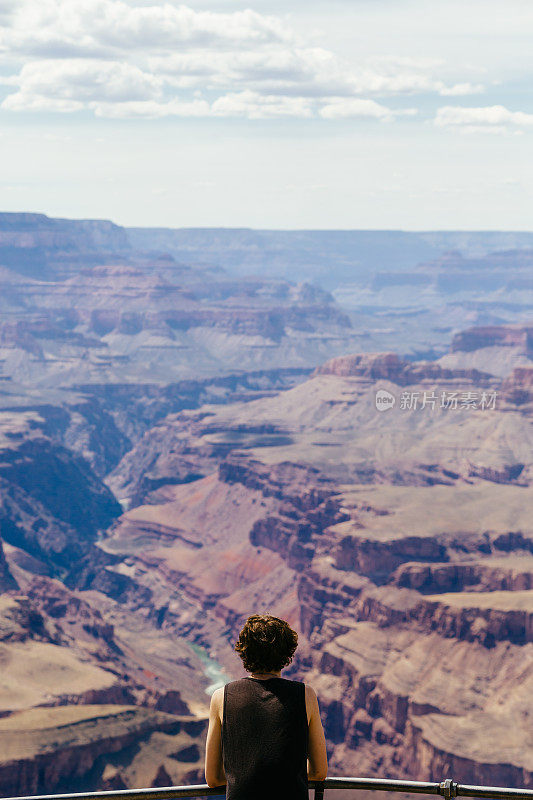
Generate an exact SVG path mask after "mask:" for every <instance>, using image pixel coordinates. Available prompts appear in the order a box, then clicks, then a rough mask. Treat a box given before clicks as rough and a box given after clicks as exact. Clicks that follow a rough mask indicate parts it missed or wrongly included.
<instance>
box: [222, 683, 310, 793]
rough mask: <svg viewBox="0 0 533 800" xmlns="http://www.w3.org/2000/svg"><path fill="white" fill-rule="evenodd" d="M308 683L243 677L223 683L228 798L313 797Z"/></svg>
mask: <svg viewBox="0 0 533 800" xmlns="http://www.w3.org/2000/svg"><path fill="white" fill-rule="evenodd" d="M307 749H308V726H307V712H306V708H305V684H304V683H300V682H299V681H289V680H286V679H285V678H268V679H267V680H258V679H256V678H241V680H238V681H232V682H231V683H228V684H226V686H225V687H224V712H223V718H222V754H223V759H224V772H225V774H226V781H227V788H226V800H273V798H275V800H308V790H307Z"/></svg>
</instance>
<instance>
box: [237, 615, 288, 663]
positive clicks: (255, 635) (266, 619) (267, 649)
mask: <svg viewBox="0 0 533 800" xmlns="http://www.w3.org/2000/svg"><path fill="white" fill-rule="evenodd" d="M297 647H298V634H297V633H296V631H293V629H292V628H291V627H290V625H289V624H288V622H285V620H284V619H279V618H278V617H272V616H271V615H270V614H254V615H253V616H251V617H248V619H247V620H246V623H245V625H244V628H243V629H242V631H241V632H240V634H239V638H238V639H237V643H236V645H235V650H236V651H237V653H238V654H239V655H240V657H241V659H242V663H243V665H244V669H245V670H246V671H247V672H279V671H280V670H282V669H283V667H286V666H287V664H290V662H291V661H292V657H293V655H294V651H295V650H296V648H297Z"/></svg>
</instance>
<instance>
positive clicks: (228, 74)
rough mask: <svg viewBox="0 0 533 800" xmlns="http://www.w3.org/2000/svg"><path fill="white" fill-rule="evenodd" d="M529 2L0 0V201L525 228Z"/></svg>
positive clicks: (132, 219) (2, 204) (531, 129)
mask: <svg viewBox="0 0 533 800" xmlns="http://www.w3.org/2000/svg"><path fill="white" fill-rule="evenodd" d="M532 39H533V3H532V2H531V0H460V1H459V0H327V2H323V1H322V0H301V1H300V0H299V1H297V2H279V1H278V0H249V2H240V0H233V1H232V2H230V1H229V0H211V1H210V2H207V0H204V1H202V2H200V0H189V2H188V3H179V2H173V0H0V211H35V212H41V213H45V214H48V215H50V216H60V217H69V218H99V219H102V218H106V219H112V220H113V221H114V222H117V223H119V224H121V225H128V226H132V225H136V226H137V225H140V226H168V227H253V228H279V229H295V228H319V229H353V228H358V229H361V228H371V229H384V228H387V229H390V228H394V229H404V230H450V229H454V230H532V229H533V225H532V222H531V208H532V207H533V158H532V155H533V153H532V144H533V93H532V91H531V86H532V78H533V48H532V47H531V41H532Z"/></svg>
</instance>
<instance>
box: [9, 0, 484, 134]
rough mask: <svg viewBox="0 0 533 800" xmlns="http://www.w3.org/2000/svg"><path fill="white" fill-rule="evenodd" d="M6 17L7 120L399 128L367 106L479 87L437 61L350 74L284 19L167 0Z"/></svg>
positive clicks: (42, 5)
mask: <svg viewBox="0 0 533 800" xmlns="http://www.w3.org/2000/svg"><path fill="white" fill-rule="evenodd" d="M141 2H142V3H143V4H142V5H141ZM8 12H10V13H9V14H8ZM2 14H4V16H5V18H6V20H7V22H6V24H5V25H4V27H3V28H1V29H0V68H1V67H2V65H3V71H4V73H6V72H9V75H8V77H7V79H5V80H3V83H5V84H6V85H8V86H12V87H13V89H12V93H11V94H8V96H7V97H6V98H5V100H4V102H3V103H2V106H1V107H2V108H3V109H4V110H9V111H21V110H39V111H41V110H51V111H62V112H65V113H66V112H71V111H78V110H81V109H88V110H92V111H93V112H94V113H95V114H96V115H97V116H113V117H128V116H133V117H138V116H147V117H162V116H171V115H174V116H175V115H182V116H204V115H209V114H213V115H215V116H221V115H223V116H232V115H233V116H236V117H240V116H247V117H250V118H264V117H283V116H300V117H303V118H306V117H310V116H320V117H322V118H324V119H338V118H341V117H346V116H367V117H375V118H376V119H382V120H391V119H394V118H396V117H397V116H400V112H398V111H394V110H392V109H390V108H388V107H387V106H388V104H387V105H381V104H380V103H378V102H376V100H372V99H370V98H378V97H380V96H395V95H405V94H407V95H414V94H427V93H433V94H441V95H446V94H447V95H465V94H468V93H470V92H472V91H478V90H479V89H480V87H476V86H472V85H471V84H469V83H467V82H463V83H456V84H450V85H448V83H447V82H445V81H443V80H442V79H441V78H440V77H439V76H438V72H439V71H440V70H442V68H443V62H442V61H441V60H439V59H427V58H426V59H414V58H393V57H382V58H378V59H371V60H369V61H367V63H365V64H360V65H358V66H357V65H356V66H354V65H350V64H347V63H345V62H344V61H343V60H342V59H340V58H339V57H338V56H337V55H335V53H333V52H331V51H329V50H327V49H325V48H323V47H308V46H306V44H305V42H303V41H302V40H301V38H300V37H299V36H298V35H297V33H296V32H295V31H294V30H292V29H291V28H290V26H289V25H288V24H287V22H286V20H284V19H283V18H281V17H277V16H272V15H266V14H261V13H259V12H256V11H252V10H250V9H248V10H241V11H227V12H212V11H203V10H194V9H193V8H190V7H188V6H185V5H175V4H174V3H171V2H167V1H166V0H151V2H149V3H148V4H147V0H139V3H138V4H135V3H134V2H126V1H125V0H75V2H74V1H73V0H19V2H17V3H13V2H12V1H11V0H0V16H1V15H2ZM6 15H7V16H6ZM13 65H15V66H13ZM481 88H482V87H481ZM198 92H200V95H199V96H197V93H198ZM342 98H345V102H343V101H342ZM403 113H405V112H403Z"/></svg>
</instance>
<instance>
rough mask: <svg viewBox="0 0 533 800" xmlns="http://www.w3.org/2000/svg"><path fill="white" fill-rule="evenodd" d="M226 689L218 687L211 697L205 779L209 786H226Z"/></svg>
mask: <svg viewBox="0 0 533 800" xmlns="http://www.w3.org/2000/svg"><path fill="white" fill-rule="evenodd" d="M223 701H224V689H217V690H216V692H215V693H214V694H213V696H212V697H211V706H210V708H209V727H208V729H207V742H206V745H205V780H206V782H207V785H208V786H224V785H225V783H226V776H225V774H224V764H223V761H222V713H223V709H222V705H223Z"/></svg>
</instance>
